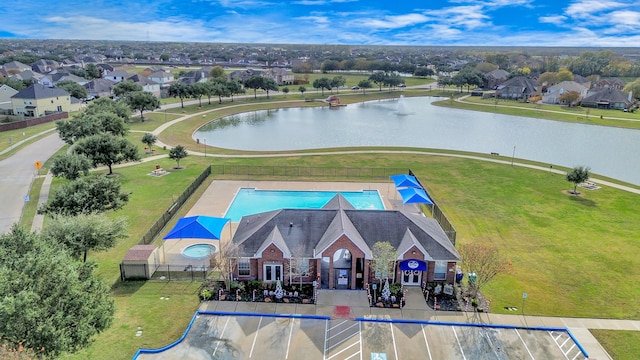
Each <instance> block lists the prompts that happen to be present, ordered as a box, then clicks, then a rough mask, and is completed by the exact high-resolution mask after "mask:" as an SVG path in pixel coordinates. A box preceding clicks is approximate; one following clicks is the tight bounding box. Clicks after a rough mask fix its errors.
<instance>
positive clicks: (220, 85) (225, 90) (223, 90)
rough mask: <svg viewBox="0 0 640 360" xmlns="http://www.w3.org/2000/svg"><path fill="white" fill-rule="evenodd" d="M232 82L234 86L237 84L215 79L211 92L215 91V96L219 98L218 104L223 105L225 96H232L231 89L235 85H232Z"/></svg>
mask: <svg viewBox="0 0 640 360" xmlns="http://www.w3.org/2000/svg"><path fill="white" fill-rule="evenodd" d="M231 82H233V83H234V84H237V83H236V82H235V81H229V82H228V81H227V80H225V79H222V78H218V79H213V80H212V83H211V85H212V86H211V90H212V91H213V95H215V96H217V97H218V104H222V97H223V96H230V95H231V89H230V87H233V86H235V85H233V84H230V83H231Z"/></svg>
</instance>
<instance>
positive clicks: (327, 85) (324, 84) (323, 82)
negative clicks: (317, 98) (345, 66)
mask: <svg viewBox="0 0 640 360" xmlns="http://www.w3.org/2000/svg"><path fill="white" fill-rule="evenodd" d="M313 87H314V88H316V89H320V90H321V92H322V96H324V89H327V90H331V80H330V79H329V78H326V77H323V78H319V79H315V80H313Z"/></svg>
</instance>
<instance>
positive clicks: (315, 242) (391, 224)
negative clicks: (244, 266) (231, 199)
mask: <svg viewBox="0 0 640 360" xmlns="http://www.w3.org/2000/svg"><path fill="white" fill-rule="evenodd" d="M336 202H338V201H337V200H336ZM276 229H277V231H278V232H277V233H276V232H275V230H276ZM343 234H344V235H345V236H347V237H348V238H349V239H350V240H351V241H352V242H353V243H354V244H355V245H356V246H358V248H360V249H361V250H362V251H363V252H364V254H365V257H366V258H368V259H370V258H372V253H371V249H372V248H373V245H374V244H375V243H376V242H382V241H388V242H389V243H390V244H391V245H392V246H393V247H395V248H396V249H399V250H401V251H406V250H407V249H409V248H410V247H411V246H414V245H415V246H418V244H419V248H420V249H421V251H422V252H423V253H424V254H425V259H433V260H443V261H458V260H460V256H459V255H458V253H457V251H456V249H455V247H454V246H453V244H452V243H451V242H450V241H449V238H448V237H447V235H446V233H445V232H444V230H442V228H441V227H440V225H439V224H438V223H437V222H436V221H435V220H434V219H430V218H426V217H424V216H419V215H414V214H409V213H404V212H402V211H397V210H347V209H339V208H338V209H282V210H275V211H269V212H264V213H260V214H254V215H249V216H244V217H243V218H242V220H241V221H240V223H239V224H238V227H237V230H236V233H235V234H234V236H233V240H232V241H233V243H234V244H235V245H237V246H238V247H239V249H240V252H241V254H240V256H243V257H253V256H254V255H255V254H256V253H257V252H258V251H259V249H263V248H266V247H265V244H266V243H274V244H276V240H277V241H278V242H282V243H284V244H286V248H287V249H289V250H290V251H292V252H293V253H294V256H301V257H307V258H313V257H319V256H322V255H321V253H322V251H323V250H325V249H326V248H328V247H329V246H331V245H332V244H333V243H334V242H335V241H336V240H337V239H339V238H340V237H341V236H342V235H343ZM276 235H277V236H276ZM280 236H281V239H280ZM276 246H278V247H279V248H280V249H281V250H282V249H283V248H284V245H276ZM281 246H282V247H281Z"/></svg>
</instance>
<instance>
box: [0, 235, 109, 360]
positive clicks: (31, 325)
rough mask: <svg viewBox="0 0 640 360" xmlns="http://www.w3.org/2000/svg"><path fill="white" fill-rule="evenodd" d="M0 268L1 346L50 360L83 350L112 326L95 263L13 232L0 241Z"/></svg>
mask: <svg viewBox="0 0 640 360" xmlns="http://www.w3.org/2000/svg"><path fill="white" fill-rule="evenodd" d="M0 264H1V265H0V279H2V281H0V299H2V301H0V319H2V321H0V334H2V339H0V341H1V342H2V343H5V344H7V345H8V346H9V347H10V348H19V347H24V348H27V349H29V350H31V351H33V352H34V353H35V354H37V355H38V356H39V357H47V358H54V357H58V356H59V355H60V354H61V353H63V352H76V351H77V350H79V349H82V348H84V347H87V346H88V345H89V344H90V343H91V340H92V338H93V336H94V335H96V334H98V333H101V332H102V331H104V330H105V329H107V328H108V327H109V326H110V325H111V323H112V321H113V315H114V313H115V306H114V303H113V300H112V299H111V297H110V295H109V294H110V291H109V288H108V287H107V286H105V285H104V284H103V283H102V282H101V281H100V280H99V279H98V277H97V276H96V275H95V274H94V270H95V263H92V262H89V263H81V262H79V261H77V260H75V259H73V258H72V257H71V256H70V255H69V253H68V252H67V251H66V250H65V249H64V247H62V246H60V245H57V244H56V243H55V242H52V241H48V239H46V238H44V237H43V236H40V235H38V234H36V233H33V232H29V231H27V230H26V229H23V228H21V227H18V226H14V227H13V228H12V229H11V231H10V232H9V233H6V234H3V235H0Z"/></svg>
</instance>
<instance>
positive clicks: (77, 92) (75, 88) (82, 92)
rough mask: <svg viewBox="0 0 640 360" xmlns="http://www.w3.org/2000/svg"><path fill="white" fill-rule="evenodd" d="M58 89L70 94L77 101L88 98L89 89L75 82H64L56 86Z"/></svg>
mask: <svg viewBox="0 0 640 360" xmlns="http://www.w3.org/2000/svg"><path fill="white" fill-rule="evenodd" d="M56 87H57V88H60V89H62V90H64V91H66V92H68V93H69V94H70V95H71V96H73V97H74V98H76V99H84V98H86V97H87V94H88V92H87V89H86V88H85V87H84V86H82V85H80V84H78V83H77V82H75V81H73V80H62V81H60V82H58V83H57V84H56Z"/></svg>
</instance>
